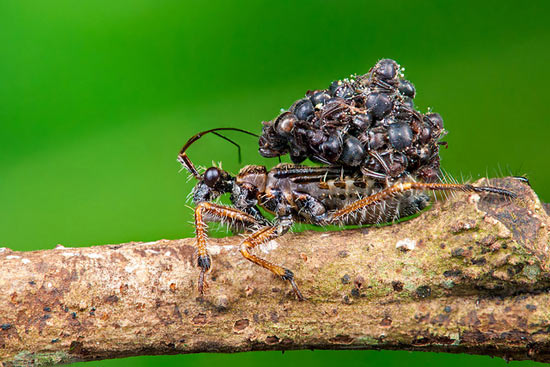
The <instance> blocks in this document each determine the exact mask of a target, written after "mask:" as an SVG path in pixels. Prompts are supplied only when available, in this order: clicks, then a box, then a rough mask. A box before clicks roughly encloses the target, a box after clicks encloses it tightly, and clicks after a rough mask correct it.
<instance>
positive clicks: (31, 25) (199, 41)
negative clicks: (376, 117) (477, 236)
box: [0, 0, 550, 367]
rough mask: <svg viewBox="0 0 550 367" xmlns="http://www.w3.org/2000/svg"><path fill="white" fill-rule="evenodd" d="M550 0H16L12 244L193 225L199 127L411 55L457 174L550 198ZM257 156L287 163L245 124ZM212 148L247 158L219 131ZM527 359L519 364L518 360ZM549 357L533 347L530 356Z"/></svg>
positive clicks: (204, 157) (241, 358)
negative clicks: (523, 181)
mask: <svg viewBox="0 0 550 367" xmlns="http://www.w3.org/2000/svg"><path fill="white" fill-rule="evenodd" d="M548 4H549V2H546V1H523V2H521V3H520V2H517V1H498V2H496V1H485V2H484V1H479V0H478V1H457V2H450V1H441V2H438V1H423V2H412V1H397V0H392V1H380V2H359V1H355V2H351V1H344V0H340V1H301V2H294V1H257V2H252V1H240V2H229V1H227V2H226V1H185V2H183V1H173V2H172V1H161V0H132V1H120V0H119V1H113V0H94V1H74V0H71V1H52V0H50V1H24V0H17V1H8V0H3V1H0V50H1V53H0V127H1V129H0V168H1V171H0V172H1V173H0V205H1V210H0V246H7V247H10V248H12V249H16V250H33V249H46V248H52V247H53V246H55V244H58V243H61V244H64V245H66V246H81V245H82V246H84V245H91V244H105V243H119V242H126V241H150V240H157V239H160V238H180V237H188V236H192V234H193V228H192V226H191V225H190V224H189V222H190V221H191V219H192V212H191V210H190V209H188V208H187V207H186V204H187V203H186V199H185V198H186V196H187V194H188V193H189V191H190V190H191V188H192V186H193V181H190V182H187V181H186V178H187V175H186V174H185V173H183V172H182V173H178V171H179V169H180V167H179V165H178V164H177V162H176V159H175V158H176V154H177V151H178V150H179V148H180V147H181V145H182V144H183V143H184V142H185V141H186V140H187V139H188V138H189V137H190V136H191V135H193V134H194V133H196V132H198V131H200V130H204V129H207V128H214V127H222V126H235V127H241V128H245V129H249V130H252V131H255V132H259V131H260V121H262V120H269V119H271V118H272V117H274V116H275V115H277V113H278V111H279V109H280V108H281V107H282V108H286V107H288V106H289V105H290V104H291V103H292V102H293V101H294V100H295V99H297V98H299V97H301V96H302V95H303V94H304V93H305V91H306V90H308V89H318V88H325V87H327V86H328V85H329V83H330V81H332V80H334V79H337V78H341V77H345V76H348V75H349V74H351V73H365V72H367V71H368V69H369V68H370V67H371V66H372V65H374V63H375V62H376V61H377V60H378V59H380V58H383V57H389V58H394V59H395V60H397V61H398V62H399V63H400V64H401V65H403V66H405V68H406V71H405V74H406V76H407V78H408V79H410V80H411V81H412V82H413V83H414V84H415V85H416V88H417V98H416V99H415V102H416V104H417V106H418V108H419V109H420V110H421V111H426V110H427V108H428V107H432V108H433V110H434V111H437V112H440V113H441V115H442V116H443V117H444V119H445V126H446V128H447V130H449V132H450V133H449V135H448V137H447V141H448V142H449V149H447V150H443V151H442V153H441V154H442V157H443V158H442V159H443V161H442V164H443V167H444V168H445V169H446V170H447V171H449V172H450V173H452V174H453V175H454V176H455V177H457V178H459V179H461V178H462V177H464V178H470V177H473V178H477V177H480V176H485V175H489V176H502V175H509V174H513V175H523V174H526V175H527V176H528V177H529V178H530V180H531V183H532V186H533V187H534V189H535V190H536V191H537V192H538V193H539V195H540V196H541V198H542V199H543V200H545V201H549V200H550V185H549V183H550V173H549V172H548V169H547V158H548V153H547V149H546V148H548V137H549V117H548V116H549V115H550V112H549V111H548V91H549V88H550V72H549V66H548V64H549V61H550V57H549V56H550V51H549V48H548V46H549V45H550V42H549V41H550V37H549V35H550V34H549V33H550V26H549V25H548V13H549V11H550V7H549V5H548ZM232 137H234V138H235V139H237V140H238V141H239V142H241V145H242V147H243V158H244V159H243V164H245V163H247V164H250V163H256V164H265V165H268V166H272V165H274V164H275V163H276V161H275V160H268V159H263V158H261V157H260V156H259V155H258V153H257V150H256V149H257V142H256V140H255V139H254V138H251V137H248V136H245V135H234V136H232ZM189 153H190V156H191V158H192V159H193V160H194V161H195V162H196V163H197V164H202V165H210V164H211V162H212V160H215V161H223V163H224V168H226V169H229V170H230V171H233V172H236V171H237V170H238V168H239V167H240V165H239V163H238V162H237V158H236V151H235V149H234V147H232V146H231V145H229V144H227V143H226V142H223V141H222V140H220V139H218V138H216V137H214V136H209V137H206V138H204V139H203V140H201V141H200V143H197V144H196V145H195V146H193V148H191V149H190V151H189ZM221 363H223V364H224V365H225V366H233V365H239V366H242V367H244V366H253V365H258V364H261V365H263V366H275V365H288V364H290V365H293V364H298V363H299V364H300V365H309V364H311V365H313V364H315V365H317V366H333V365H335V364H342V363H345V364H347V365H360V366H375V365H380V364H384V365H388V366H398V365H399V366H401V365H403V364H404V363H406V364H407V365H409V366H423V365H427V364H445V365H447V366H453V365H457V366H458V365H464V364H465V363H468V364H469V365H471V366H481V365H483V366H504V365H505V362H504V361H503V360H501V359H491V358H489V357H476V356H466V355H449V354H433V353H409V352H389V351H382V352H379V351H342V352H327V351H315V352H311V351H301V352H288V353H285V354H281V353H274V352H269V353H244V354H235V355H206V354H202V355H181V356H160V357H140V358H128V359H122V360H112V361H102V362H94V363H90V364H76V365H78V366H80V365H82V366H87V365H93V366H130V365H136V366H153V365H157V364H162V365H169V364H172V365H181V366H184V365H189V366H190V365H193V366H202V365H212V364H214V365H219V364H221ZM513 365H516V364H515V363H514V364H513ZM517 365H519V366H528V365H529V366H532V365H533V363H530V362H523V363H517Z"/></svg>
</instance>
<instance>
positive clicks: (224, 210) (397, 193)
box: [178, 128, 516, 300]
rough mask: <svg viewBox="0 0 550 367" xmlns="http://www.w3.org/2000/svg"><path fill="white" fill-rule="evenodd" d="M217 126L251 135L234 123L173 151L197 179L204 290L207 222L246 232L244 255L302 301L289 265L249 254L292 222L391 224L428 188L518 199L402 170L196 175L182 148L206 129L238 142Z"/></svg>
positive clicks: (213, 171)
mask: <svg viewBox="0 0 550 367" xmlns="http://www.w3.org/2000/svg"><path fill="white" fill-rule="evenodd" d="M221 130H233V131H239V132H243V133H246V134H249V135H253V136H256V135H255V134H253V133H251V132H248V131H245V130H241V129H236V128H218V129H212V130H207V131H203V132H201V133H198V134H196V135H195V136H193V137H192V138H191V139H189V141H188V142H187V143H186V144H185V145H184V146H183V148H182V149H181V151H180V153H179V155H178V161H179V162H180V163H181V164H182V165H183V166H184V167H185V168H186V169H187V170H188V171H189V172H190V173H191V174H192V175H193V176H194V177H195V178H196V179H197V180H198V182H197V184H196V185H195V187H194V189H193V192H192V198H193V203H194V204H195V205H196V208H195V231H196V239H197V247H198V258H197V265H198V266H199V268H200V274H199V280H198V291H199V293H200V294H201V295H202V294H203V293H204V289H205V286H206V281H205V274H206V273H207V272H208V270H209V269H210V267H211V258H210V256H209V254H208V250H207V235H206V230H207V224H206V223H207V222H221V223H225V224H227V225H228V226H230V228H233V229H242V230H244V231H245V232H246V237H245V239H244V240H243V241H242V243H241V245H240V252H241V254H242V255H243V256H244V257H245V258H246V259H248V260H249V261H251V262H253V263H255V264H256V265H259V266H261V267H263V268H265V269H267V270H269V271H271V272H272V273H274V274H276V275H277V276H279V277H281V278H282V279H283V280H286V281H288V282H289V283H290V285H291V286H292V289H293V290H294V292H295V293H296V296H297V298H298V299H299V300H304V296H303V295H302V293H301V292H300V290H299V288H298V286H297V284H296V282H295V280H294V273H293V272H292V271H291V270H289V269H286V268H284V267H281V266H279V265H276V264H273V263H271V262H269V261H267V260H264V259H262V258H260V257H258V256H256V255H254V254H253V253H252V251H253V250H254V248H255V247H257V246H258V245H261V244H263V243H266V242H268V241H270V240H272V239H275V238H277V237H279V236H282V235H284V234H285V233H286V232H288V230H289V229H290V228H291V226H292V225H293V223H295V222H300V223H308V224H314V225H319V226H324V225H329V224H337V225H366V224H376V223H384V222H391V221H395V220H397V219H399V218H402V217H405V216H409V215H412V214H414V213H417V212H419V211H421V210H422V209H424V208H425V207H426V206H427V205H428V204H429V202H430V197H429V196H428V195H427V192H430V191H440V190H443V191H462V192H488V193H494V194H498V195H501V196H503V197H509V198H513V197H515V196H516V195H515V194H514V193H512V192H510V191H508V190H504V189H501V188H497V187H490V186H473V185H471V184H448V183H429V182H420V181H417V180H416V179H415V176H414V175H413V174H404V175H402V176H401V177H399V178H397V179H394V180H392V181H391V182H380V181H376V180H373V179H371V178H369V177H367V176H365V175H363V174H361V172H360V171H359V170H355V171H354V170H350V169H348V168H345V167H341V166H319V167H310V166H304V165H298V164H288V163H280V164H278V165H277V166H275V167H273V168H272V169H269V170H268V169H267V168H266V167H264V166H255V165H249V166H245V167H244V168H242V169H241V170H240V172H239V173H238V174H237V175H236V176H233V175H231V174H229V173H228V172H226V171H224V170H222V169H221V168H218V167H210V168H208V169H206V170H205V171H204V172H203V173H202V174H201V173H199V171H198V170H197V169H196V168H195V166H194V164H193V163H192V162H191V160H190V159H189V157H188V156H187V154H186V150H187V149H188V148H189V146H191V144H193V143H194V142H195V141H197V140H198V139H199V138H201V137H202V136H204V135H205V134H208V133H213V134H215V135H218V136H220V137H222V138H224V139H225V140H227V141H229V142H231V143H233V144H235V145H236V143H234V142H233V141H232V140H230V139H228V138H226V137H225V136H223V135H221V134H220V133H218V131H221ZM237 147H238V146H237ZM239 153H240V150H239ZM223 194H230V200H231V203H232V206H226V205H220V204H218V203H215V202H214V200H216V199H217V198H219V197H220V196H221V195H223ZM260 208H262V209H264V210H265V211H267V212H269V213H271V214H273V215H274V218H273V219H268V218H266V217H265V216H264V215H263V214H262V212H261V211H260Z"/></svg>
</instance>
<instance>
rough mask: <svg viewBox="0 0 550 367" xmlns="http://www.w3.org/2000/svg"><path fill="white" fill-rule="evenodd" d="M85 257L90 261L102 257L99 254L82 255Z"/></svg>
mask: <svg viewBox="0 0 550 367" xmlns="http://www.w3.org/2000/svg"><path fill="white" fill-rule="evenodd" d="M84 256H86V257H89V258H90V259H103V258H104V257H103V255H100V254H86V255H84Z"/></svg>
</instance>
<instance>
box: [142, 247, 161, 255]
mask: <svg viewBox="0 0 550 367" xmlns="http://www.w3.org/2000/svg"><path fill="white" fill-rule="evenodd" d="M145 252H146V253H148V254H153V255H158V254H160V251H157V250H152V249H150V248H148V249H147V250H145Z"/></svg>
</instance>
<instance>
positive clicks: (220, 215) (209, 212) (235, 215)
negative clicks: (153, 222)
mask: <svg viewBox="0 0 550 367" xmlns="http://www.w3.org/2000/svg"><path fill="white" fill-rule="evenodd" d="M207 221H208V222H214V221H218V222H224V221H227V222H229V224H239V225H241V226H244V227H246V228H250V227H253V226H254V225H256V224H257V220H256V219H255V218H254V217H253V216H251V215H249V214H246V213H244V212H242V211H240V210H238V209H235V208H231V207H228V206H223V205H218V204H214V203H210V202H207V201H204V202H201V203H199V204H198V205H197V207H196V208H195V234H196V238H197V247H198V259H197V265H198V266H199V267H200V268H201V272H200V275H199V282H198V289H199V293H200V294H201V295H202V294H204V287H205V286H207V284H206V282H205V280H204V275H205V274H206V272H207V271H208V270H210V267H211V265H212V261H211V259H210V255H208V251H207V249H206V242H207V235H206V229H207V228H208V227H207V225H206V222H207Z"/></svg>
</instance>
